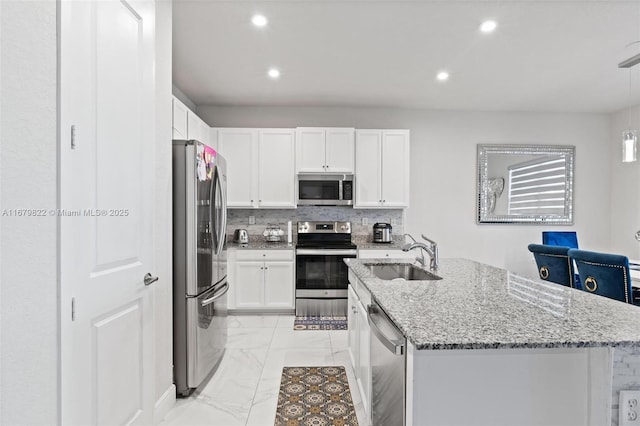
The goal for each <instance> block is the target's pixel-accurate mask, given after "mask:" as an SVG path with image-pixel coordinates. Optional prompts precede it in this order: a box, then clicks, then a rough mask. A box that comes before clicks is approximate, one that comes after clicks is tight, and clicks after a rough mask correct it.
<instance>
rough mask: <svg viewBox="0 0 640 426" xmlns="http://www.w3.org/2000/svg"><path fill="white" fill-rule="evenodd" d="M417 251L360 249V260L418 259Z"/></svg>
mask: <svg viewBox="0 0 640 426" xmlns="http://www.w3.org/2000/svg"><path fill="white" fill-rule="evenodd" d="M416 254H417V253H416V252H415V251H413V252H412V251H402V250H400V249H372V250H362V249H358V258H360V259H379V258H385V257H388V258H392V259H393V258H402V259H411V258H415V257H416Z"/></svg>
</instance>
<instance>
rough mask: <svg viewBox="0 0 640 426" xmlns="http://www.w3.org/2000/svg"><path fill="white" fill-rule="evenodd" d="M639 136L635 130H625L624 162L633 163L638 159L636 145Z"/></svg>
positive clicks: (623, 140) (623, 144)
mask: <svg viewBox="0 0 640 426" xmlns="http://www.w3.org/2000/svg"><path fill="white" fill-rule="evenodd" d="M637 143H638V136H637V132H636V131H635V130H631V129H629V130H625V131H624V132H622V162H623V163H632V162H634V161H636V160H637V158H636V145H637Z"/></svg>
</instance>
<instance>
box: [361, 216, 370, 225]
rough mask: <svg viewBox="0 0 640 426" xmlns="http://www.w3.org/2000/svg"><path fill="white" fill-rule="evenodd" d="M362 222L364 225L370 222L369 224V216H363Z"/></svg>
mask: <svg viewBox="0 0 640 426" xmlns="http://www.w3.org/2000/svg"><path fill="white" fill-rule="evenodd" d="M362 224H363V225H368V224H369V218H367V217H363V218H362Z"/></svg>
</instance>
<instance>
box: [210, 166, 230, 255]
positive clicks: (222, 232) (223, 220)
mask: <svg viewBox="0 0 640 426" xmlns="http://www.w3.org/2000/svg"><path fill="white" fill-rule="evenodd" d="M213 188H214V195H213V200H214V204H215V202H216V201H217V200H216V196H215V192H217V191H216V189H217V190H218V191H220V201H221V204H222V205H221V206H214V207H213V210H214V211H215V207H219V209H218V210H219V212H220V216H221V217H220V218H218V217H216V226H217V225H220V229H216V233H217V236H218V241H217V242H218V246H217V247H216V251H215V253H216V255H218V256H219V255H220V254H221V253H222V250H223V249H224V243H225V239H226V228H227V197H226V194H225V188H224V185H223V184H222V179H221V178H220V167H218V166H216V169H215V173H214V184H213ZM218 219H219V221H218Z"/></svg>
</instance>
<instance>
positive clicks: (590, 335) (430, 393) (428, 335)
mask: <svg viewBox="0 0 640 426" xmlns="http://www.w3.org/2000/svg"><path fill="white" fill-rule="evenodd" d="M345 262H346V263H347V265H348V266H349V270H350V274H349V277H350V284H351V286H352V287H356V289H357V288H358V287H360V288H364V289H366V292H367V293H368V294H370V297H371V298H372V299H373V300H375V301H376V302H377V303H378V305H380V307H381V308H382V309H383V310H384V312H385V313H386V314H387V315H388V316H389V318H390V319H391V320H392V321H393V323H394V324H395V325H396V326H397V328H398V329H399V330H400V331H401V333H402V334H403V335H404V336H405V337H406V339H407V355H406V378H407V380H406V421H405V423H406V424H407V425H411V424H415V425H445V424H451V425H472V424H486V425H489V424H490V425H516V424H523V425H525V424H537V425H605V424H611V408H612V376H613V374H615V373H614V372H613V368H612V360H613V357H614V351H615V348H620V347H622V348H636V347H638V346H640V308H638V307H636V306H632V305H628V304H624V303H621V302H617V301H614V300H610V299H607V298H604V297H599V296H595V295H592V294H587V293H585V292H582V291H578V290H574V289H571V288H567V287H563V286H560V285H556V284H553V283H548V282H544V281H541V280H539V279H537V278H525V277H522V276H519V275H517V274H513V273H511V272H508V271H506V270H503V269H499V268H495V267H492V266H489V265H485V264H480V263H477V262H473V261H470V260H466V259H444V260H442V261H441V264H440V268H439V269H438V271H437V275H438V276H439V277H441V278H442V279H439V280H429V281H406V280H402V279H400V280H383V279H380V278H378V277H376V276H375V275H374V274H373V272H372V271H371V268H370V267H369V266H368V265H371V264H385V263H390V264H398V263H411V260H410V259H409V260H408V259H362V260H360V259H348V260H346V261H345ZM360 340H361V341H362V337H361V338H360ZM363 364H364V365H366V362H364V363H363ZM374 369H375V368H374ZM358 371H359V372H360V373H361V374H366V373H365V372H364V371H365V369H363V368H359V370H358ZM374 374H375V372H374ZM370 380H371V379H370V378H369V379H365V380H363V383H368V384H369V386H370ZM374 380H375V379H374ZM638 381H639V382H640V377H639V378H638ZM369 391H370V389H369ZM363 393H365V394H366V393H367V389H363ZM615 397H616V396H615V395H614V398H615ZM615 403H616V404H617V400H616V401H615ZM372 404H373V405H375V404H376V401H373V402H372Z"/></svg>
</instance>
